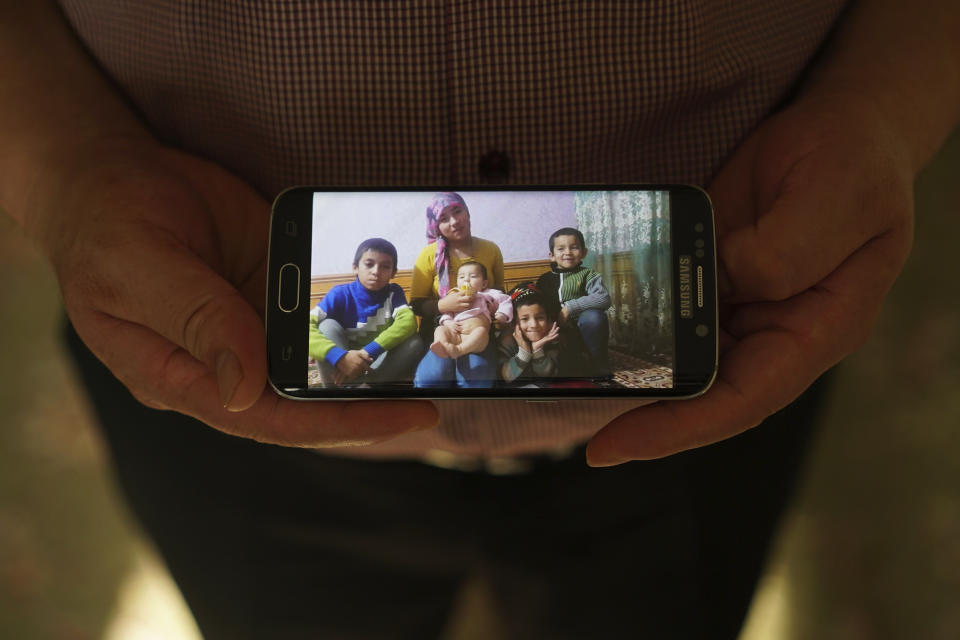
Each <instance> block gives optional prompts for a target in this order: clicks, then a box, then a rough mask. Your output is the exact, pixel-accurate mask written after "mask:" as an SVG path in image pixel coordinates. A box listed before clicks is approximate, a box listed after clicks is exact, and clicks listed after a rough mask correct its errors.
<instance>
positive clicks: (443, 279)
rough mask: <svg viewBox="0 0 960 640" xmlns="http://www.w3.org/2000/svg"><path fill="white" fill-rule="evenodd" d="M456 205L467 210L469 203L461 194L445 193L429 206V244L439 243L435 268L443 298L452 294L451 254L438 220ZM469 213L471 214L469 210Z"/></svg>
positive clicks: (439, 195)
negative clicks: (441, 233)
mask: <svg viewBox="0 0 960 640" xmlns="http://www.w3.org/2000/svg"><path fill="white" fill-rule="evenodd" d="M455 204H458V205H460V206H461V207H463V208H464V209H467V203H466V202H464V201H463V198H461V197H460V194H459V193H454V192H452V191H444V192H442V193H438V194H437V195H435V196H433V200H431V201H430V204H429V205H427V243H428V244H429V243H431V242H436V243H437V257H436V259H435V260H434V263H433V268H434V270H435V271H436V272H437V291H438V293H439V294H440V297H441V298H442V297H443V296H445V295H447V293H449V292H450V253H449V252H448V251H447V240H446V238H444V237H443V236H442V235H440V223H439V222H438V220H439V219H440V214H441V213H443V210H444V209H446V208H447V207H449V206H451V205H455ZM467 212H468V213H469V209H467Z"/></svg>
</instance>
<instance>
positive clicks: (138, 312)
mask: <svg viewBox="0 0 960 640" xmlns="http://www.w3.org/2000/svg"><path fill="white" fill-rule="evenodd" d="M140 261H141V264H146V265H154V267H152V268H143V269H139V270H137V277H129V276H128V277H127V278H126V279H125V280H124V283H125V285H126V289H127V290H126V291H124V292H123V295H121V296H117V298H116V299H117V300H120V301H122V302H121V304H122V305H123V307H124V308H122V309H118V310H117V312H115V313H114V315H117V316H118V317H121V318H122V319H125V320H128V321H131V322H134V323H137V324H140V325H143V326H145V327H147V328H149V329H152V330H153V331H154V332H156V333H157V334H159V335H160V336H162V337H163V338H165V339H166V340H168V341H170V342H172V343H173V344H174V345H176V346H178V347H180V348H181V349H183V350H184V351H186V352H187V353H189V354H190V355H191V356H192V357H193V359H195V360H197V361H199V362H201V363H203V365H205V367H206V370H207V372H208V373H209V375H210V376H212V377H213V378H214V379H215V382H216V388H217V390H218V391H219V400H220V404H221V405H222V406H224V407H225V408H227V409H229V410H231V411H242V410H244V409H247V408H249V407H250V406H251V405H252V404H253V403H254V402H255V401H256V400H257V398H259V397H260V396H261V394H262V393H263V388H264V385H265V384H266V373H267V364H266V338H265V336H264V328H263V322H262V320H261V319H260V317H259V316H258V315H257V313H256V311H255V310H254V309H253V307H252V306H251V305H250V304H249V303H248V302H247V301H246V300H245V299H244V298H243V297H242V296H241V295H240V293H239V292H238V291H237V290H236V288H234V286H233V285H231V284H230V283H229V282H227V281H226V280H224V279H223V278H222V277H221V276H220V275H219V274H217V273H216V272H215V271H214V270H213V269H211V268H210V267H209V266H208V265H207V264H206V263H205V262H203V261H202V260H201V259H200V258H198V257H197V256H196V255H194V254H193V253H191V252H190V251H188V250H187V249H186V248H184V247H181V246H179V245H177V246H172V247H171V246H166V247H165V246H160V245H151V246H150V247H148V248H147V249H146V250H145V251H142V252H141V255H140ZM156 265H162V268H156ZM178 363H183V359H182V358H181V359H176V360H175V359H171V360H170V362H169V365H170V366H168V367H167V368H165V369H163V370H161V371H157V372H156V373H157V374H158V375H159V377H160V378H161V379H160V380H156V382H157V383H160V384H162V385H164V386H168V385H169V387H170V388H169V389H168V393H167V394H164V395H168V394H173V396H174V397H180V398H183V399H186V397H185V396H186V394H188V393H190V391H191V390H190V389H188V388H187V387H189V386H197V385H194V384H193V382H194V381H192V380H190V379H189V378H190V375H188V372H187V369H182V370H181V368H180V367H179V366H177V365H178ZM192 369H193V371H195V368H192ZM194 375H195V374H194ZM199 386H204V385H199ZM208 389H209V387H208ZM194 400H196V399H194ZM208 401H209V400H208Z"/></svg>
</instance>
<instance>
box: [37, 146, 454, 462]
mask: <svg viewBox="0 0 960 640" xmlns="http://www.w3.org/2000/svg"><path fill="white" fill-rule="evenodd" d="M81 151H82V152H81ZM71 157H72V158H75V160H73V161H68V160H66V159H61V162H60V163H59V164H58V165H57V166H54V167H51V168H50V170H49V172H48V177H49V180H48V183H47V184H45V185H44V187H45V188H44V190H43V193H42V195H41V196H38V197H36V198H35V199H34V203H33V205H32V207H31V215H30V217H29V219H28V224H27V225H26V228H27V233H28V235H30V236H31V237H32V238H33V239H34V240H35V242H36V243H37V244H38V245H39V246H40V248H41V249H42V250H43V251H44V252H45V253H46V254H47V256H48V257H49V259H50V261H51V263H52V264H53V267H54V269H55V271H56V274H57V277H58V279H59V283H60V289H61V292H62V296H63V301H64V305H65V306H66V309H67V313H68V314H69V316H70V319H71V321H72V322H73V325H74V327H75V328H76V330H77V333H78V334H79V335H80V337H81V338H82V339H83V341H84V342H85V343H86V344H87V346H88V347H89V348H90V349H91V350H92V351H93V353H94V354H95V355H96V356H97V357H98V358H99V359H100V360H102V361H103V362H104V363H105V364H106V365H107V367H109V368H110V370H111V371H112V372H113V373H114V375H116V376H117V378H118V379H120V381H121V382H123V384H124V385H126V387H127V388H128V389H129V390H130V391H131V393H133V395H134V396H135V397H136V398H137V399H138V400H140V401H141V402H142V403H144V404H146V405H148V406H150V407H154V408H157V409H172V410H175V411H179V412H181V413H184V414H187V415H190V416H193V417H194V418H197V419H198V420H201V421H203V422H205V423H206V424H209V425H211V426H213V427H215V428H217V429H220V430H221V431H224V432H227V433H230V434H234V435H238V436H243V437H247V438H252V439H255V440H258V441H262V442H270V443H275V444H282V445H293V446H311V447H316V446H340V445H351V444H367V443H371V442H377V441H381V440H386V439H389V438H391V437H394V436H397V435H400V434H401V433H404V432H406V431H410V430H413V429H415V428H422V427H430V426H433V425H434V424H435V423H436V421H437V413H436V409H435V407H433V405H432V404H431V403H429V402H408V401H394V402H390V401H378V402H294V401H291V400H286V399H283V398H281V397H279V396H278V395H277V394H276V393H274V392H273V391H272V390H271V389H270V388H269V387H268V386H267V385H266V375H267V363H266V340H265V335H264V329H263V319H262V318H263V312H264V308H263V307H264V283H265V276H266V250H267V239H268V235H267V234H268V226H269V211H270V207H269V205H268V203H267V202H266V201H264V200H263V198H261V197H260V195H258V194H257V193H256V192H255V191H254V190H253V189H252V188H251V187H250V186H248V185H247V184H246V183H244V182H243V181H241V180H240V179H238V178H237V177H235V176H233V175H232V174H230V173H228V172H227V171H225V170H223V169H222V168H221V167H219V166H218V165H215V164H213V163H210V162H207V161H205V160H202V159H200V158H197V157H194V156H191V155H188V154H186V153H182V152H179V151H176V150H173V149H170V148H165V147H162V146H160V145H158V144H155V143H153V142H150V141H136V142H133V141H129V142H127V141H124V142H116V143H111V144H106V143H99V144H97V145H90V146H88V147H87V148H84V149H82V150H78V152H77V153H75V154H71ZM304 358H306V355H304ZM384 415H389V416H391V420H389V421H385V420H383V416H384Z"/></svg>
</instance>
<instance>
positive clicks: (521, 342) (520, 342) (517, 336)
mask: <svg viewBox="0 0 960 640" xmlns="http://www.w3.org/2000/svg"><path fill="white" fill-rule="evenodd" d="M513 339H514V340H516V341H517V346H518V347H519V348H521V349H523V350H524V351H528V352H530V353H533V349H531V348H530V343H529V342H528V341H527V338H526V336H524V335H523V331H521V330H520V323H517V324H515V325H514V326H513Z"/></svg>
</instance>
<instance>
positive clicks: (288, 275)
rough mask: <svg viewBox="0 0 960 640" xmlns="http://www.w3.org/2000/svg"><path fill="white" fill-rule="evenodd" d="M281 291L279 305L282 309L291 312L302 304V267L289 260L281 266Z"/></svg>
mask: <svg viewBox="0 0 960 640" xmlns="http://www.w3.org/2000/svg"><path fill="white" fill-rule="evenodd" d="M279 277H280V286H279V287H278V289H279V290H280V293H279V295H278V299H277V306H278V307H280V311H283V312H284V313H290V312H291V311H295V310H296V309H297V307H299V306H300V267H298V266H297V265H295V264H293V263H292V262H288V263H287V264H285V265H283V266H282V267H280V276H279Z"/></svg>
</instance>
